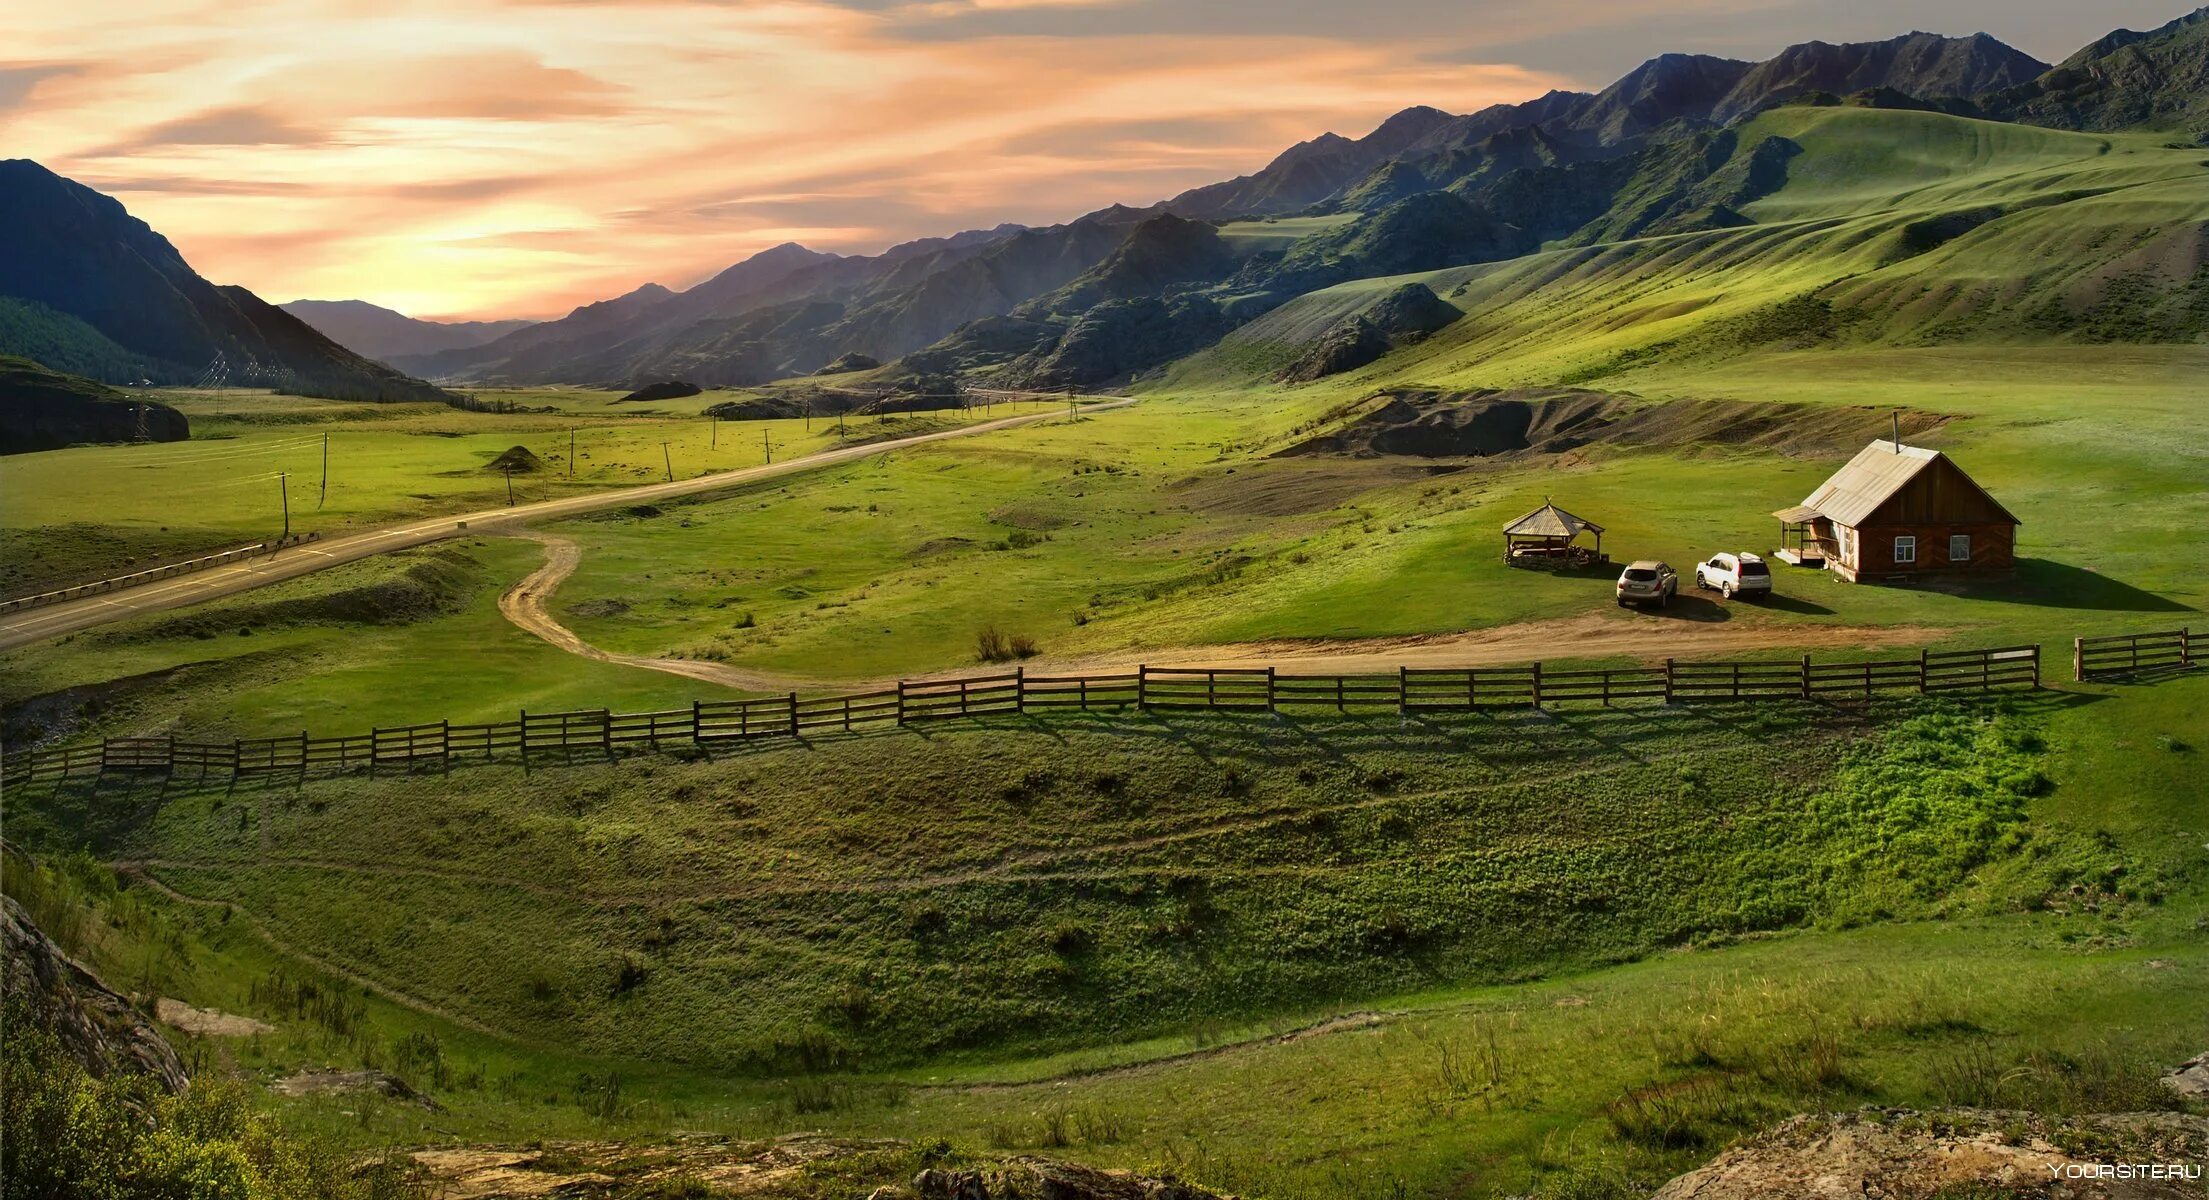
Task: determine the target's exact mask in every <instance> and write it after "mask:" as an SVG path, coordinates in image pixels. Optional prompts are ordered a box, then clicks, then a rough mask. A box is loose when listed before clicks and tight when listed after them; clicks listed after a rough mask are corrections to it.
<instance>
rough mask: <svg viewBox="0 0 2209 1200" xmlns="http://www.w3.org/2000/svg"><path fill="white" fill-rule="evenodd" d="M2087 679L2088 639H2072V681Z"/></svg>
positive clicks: (2080, 681)
mask: <svg viewBox="0 0 2209 1200" xmlns="http://www.w3.org/2000/svg"><path fill="white" fill-rule="evenodd" d="M2180 644H2181V645H2184V643H2183V642H2182V643H2180ZM2085 679H2086V639H2085V638H2082V637H2075V638H2072V639H2071V682H2073V683H2082V682H2084V681H2085Z"/></svg>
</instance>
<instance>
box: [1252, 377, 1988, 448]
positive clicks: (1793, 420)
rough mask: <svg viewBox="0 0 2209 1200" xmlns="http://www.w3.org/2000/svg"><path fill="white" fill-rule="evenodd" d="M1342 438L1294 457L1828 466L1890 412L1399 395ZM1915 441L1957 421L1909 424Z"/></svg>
mask: <svg viewBox="0 0 2209 1200" xmlns="http://www.w3.org/2000/svg"><path fill="white" fill-rule="evenodd" d="M1339 416H1340V417H1342V418H1344V419H1345V420H1346V423H1345V424H1344V425H1342V426H1341V427H1340V428H1338V429H1337V430H1336V432H1334V433H1330V434H1323V435H1321V436H1319V437H1315V438H1312V439H1310V440H1308V441H1304V442H1300V443H1298V444H1297V445H1295V446H1292V447H1290V448H1289V449H1287V450H1285V451H1283V452H1282V453H1283V454H1284V455H1303V454H1342V455H1350V456H1353V457H1358V458H1373V457H1382V456H1389V455H1406V456H1410V457H1414V458H1488V457H1493V456H1498V455H1526V454H1564V453H1568V452H1570V451H1574V450H1578V449H1581V448H1582V447H1585V446H1590V445H1597V444H1604V445H1616V446H1668V447H1682V446H1750V447H1755V448H1757V449H1761V450H1768V451H1772V452H1775V453H1779V454H1787V455H1796V456H1807V457H1823V456H1832V455H1837V454H1844V453H1851V452H1854V451H1855V450H1856V449H1857V448H1858V447H1860V446H1862V445H1863V444H1864V443H1865V442H1866V441H1867V440H1869V439H1871V438H1873V437H1878V436H1884V435H1885V434H1886V433H1887V432H1888V430H1889V426H1890V422H1891V421H1892V420H1894V419H1897V414H1894V413H1893V412H1892V411H1891V410H1889V409H1883V408H1865V407H1848V406H1838V405H1822V404H1821V405H1803V404H1778V403H1770V402H1750V401H1742V400H1665V401H1649V400H1644V399H1642V398H1641V397H1639V396H1633V395H1627V394H1623V393H1615V392H1596V391H1587V390H1585V389H1580V388H1519V389H1509V390H1499V389H1494V388H1480V389H1475V390H1473V391H1469V392H1431V391H1410V390H1404V391H1394V392H1384V393H1380V394H1378V395H1375V396H1371V397H1368V398H1366V399H1365V400H1362V401H1359V402H1357V403H1356V404H1353V405H1348V406H1345V408H1344V409H1342V410H1339ZM1899 420H1900V421H1901V425H1902V432H1903V434H1904V435H1905V436H1908V435H1912V434H1917V433H1923V432H1924V431H1926V430H1928V429H1933V428H1936V427H1938V426H1939V425H1941V424H1942V423H1943V422H1944V421H1946V420H1947V418H1946V417H1944V416H1942V415H1940V414H1938V413H1930V412H1922V411H1916V410H1907V411H1904V412H1902V413H1900V414H1899Z"/></svg>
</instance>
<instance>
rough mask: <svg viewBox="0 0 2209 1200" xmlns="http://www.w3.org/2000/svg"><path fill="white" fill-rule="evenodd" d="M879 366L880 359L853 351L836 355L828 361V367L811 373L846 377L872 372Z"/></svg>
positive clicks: (880, 363)
mask: <svg viewBox="0 0 2209 1200" xmlns="http://www.w3.org/2000/svg"><path fill="white" fill-rule="evenodd" d="M881 365H882V360H881V359H879V358H876V357H874V356H873V355H871V354H860V353H858V352H857V351H854V352H852V353H850V354H839V355H837V356H836V357H835V358H833V359H830V360H829V362H828V365H826V366H824V367H822V368H821V369H820V370H818V371H815V372H813V373H814V374H815V375H847V374H850V373H851V372H853V371H872V370H874V369H875V368H876V367H879V366H881Z"/></svg>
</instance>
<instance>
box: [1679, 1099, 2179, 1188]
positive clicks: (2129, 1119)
mask: <svg viewBox="0 0 2209 1200" xmlns="http://www.w3.org/2000/svg"><path fill="white" fill-rule="evenodd" d="M2205 1156H2209V1118H2203V1117H2198V1116H2184V1115H2180V1114H2177V1113H2131V1114H2122V1115H2115V1116H2099V1117H2070V1118H2048V1117H2041V1116H2038V1115H2036V1114H2033V1113H2026V1112H1997V1111H1989V1110H1981V1109H1950V1110H1945V1111H1940V1112H1929V1113H1914V1112H1903V1111H1896V1110H1878V1109H1866V1110H1864V1111H1862V1112H1858V1113H1849V1114H1844V1115H1840V1116H1804V1117H1796V1118H1794V1119H1792V1120H1789V1121H1787V1122H1785V1123H1784V1124H1782V1125H1780V1126H1778V1127H1777V1128H1774V1129H1772V1130H1769V1131H1767V1132H1765V1133H1762V1134H1759V1135H1757V1136H1755V1137H1753V1138H1750V1139H1749V1140H1747V1141H1745V1142H1743V1143H1741V1144H1740V1145H1737V1146H1735V1147H1733V1148H1732V1149H1729V1150H1727V1151H1726V1152H1724V1153H1723V1154H1720V1155H1719V1156H1718V1157H1717V1158H1715V1159H1712V1160H1711V1161H1710V1163H1709V1164H1707V1165H1705V1166H1703V1167H1701V1168H1699V1169H1697V1170H1694V1171H1690V1172H1688V1173H1687V1174H1685V1175H1682V1176H1680V1177H1679V1178H1677V1179H1675V1180H1673V1181H1672V1182H1671V1183H1668V1184H1666V1185H1665V1186H1664V1187H1663V1188H1662V1189H1660V1190H1659V1191H1658V1192H1657V1194H1656V1198H1655V1200H1761V1198H1763V1197H1772V1196H1792V1197H1802V1198H1804V1200H1827V1198H1829V1197H1830V1198H1833V1200H1840V1198H1842V1197H1849V1198H1851V1200H1855V1198H1860V1197H1865V1196H1884V1197H1889V1198H1891V1200H1931V1198H1932V1197H1936V1196H1941V1197H1948V1196H1957V1197H1960V1196H1991V1195H1996V1194H1999V1195H2003V1196H2037V1197H2047V1198H2049V1200H2054V1198H2056V1197H2067V1198H2068V1197H2082V1198H2083V1197H2099V1198H2102V1200H2177V1198H2178V1197H2182V1196H2186V1197H2197V1198H2198V1197H2199V1196H2200V1195H2201V1184H2200V1183H2199V1181H2194V1182H2187V1181H2184V1180H2176V1179H2161V1180H2158V1179H2150V1178H2139V1177H2134V1178H2123V1179H2118V1178H2109V1179H2103V1178H2097V1177H2095V1176H2093V1175H2091V1174H2089V1175H2086V1176H2085V1177H2084V1178H2081V1177H2080V1175H2079V1174H2078V1173H2079V1172H2082V1171H2084V1172H2091V1171H2094V1170H2096V1169H2098V1168H2099V1167H2101V1166H2102V1165H2103V1164H2118V1163H2141V1164H2153V1163H2158V1162H2160V1163H2165V1164H2186V1165H2189V1166H2192V1165H2195V1164H2199V1163H2200V1162H2201V1161H2202V1159H2203V1158H2204V1157H2205Z"/></svg>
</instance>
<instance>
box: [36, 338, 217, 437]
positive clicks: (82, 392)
mask: <svg viewBox="0 0 2209 1200" xmlns="http://www.w3.org/2000/svg"><path fill="white" fill-rule="evenodd" d="M191 435H192V431H191V426H190V424H189V423H188V422H186V421H185V419H184V414H183V413H180V412H178V411H177V410H175V409H173V408H170V407H169V406H168V405H166V404H161V403H158V402H156V401H153V400H149V399H146V398H144V397H141V396H132V395H129V394H127V393H124V392H119V391H116V390H115V389H114V388H111V387H108V386H107V385H106V384H102V383H95V382H93V381H92V380H89V379H80V378H78V377H76V376H74V375H64V374H62V373H60V372H58V371H49V370H47V369H46V368H44V367H42V366H40V365H39V364H37V363H35V362H32V361H30V360H29V359H27V358H10V357H7V356H0V454H24V453H28V452H30V451H34V450H58V449H60V448H61V447H63V446H74V445H78V444H80V443H84V442H135V441H148V442H181V441H183V440H184V439H186V438H188V437H190V436H191Z"/></svg>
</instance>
